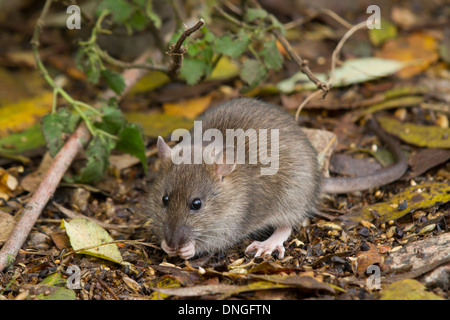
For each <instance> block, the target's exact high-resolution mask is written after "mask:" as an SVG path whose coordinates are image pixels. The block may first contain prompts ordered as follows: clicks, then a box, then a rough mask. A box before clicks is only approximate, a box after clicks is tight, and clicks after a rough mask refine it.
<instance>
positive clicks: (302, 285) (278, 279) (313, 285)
mask: <svg viewBox="0 0 450 320" xmlns="http://www.w3.org/2000/svg"><path fill="white" fill-rule="evenodd" d="M249 277H250V278H253V279H259V280H264V281H269V282H274V283H278V284H284V285H289V286H294V287H296V288H299V289H302V290H313V291H319V290H322V291H326V292H327V293H330V294H334V293H336V292H335V290H334V288H333V287H331V286H330V285H328V284H327V283H323V282H321V281H319V280H317V279H315V278H313V277H310V276H302V275H292V276H282V275H254V274H250V275H249Z"/></svg>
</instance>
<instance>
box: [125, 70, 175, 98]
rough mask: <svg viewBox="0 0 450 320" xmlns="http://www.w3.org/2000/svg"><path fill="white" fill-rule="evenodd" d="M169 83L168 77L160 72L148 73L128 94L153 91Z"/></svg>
mask: <svg viewBox="0 0 450 320" xmlns="http://www.w3.org/2000/svg"><path fill="white" fill-rule="evenodd" d="M169 81H170V78H169V76H167V75H166V74H165V73H163V72H160V71H150V72H149V73H147V74H146V75H145V76H144V77H143V78H142V79H141V80H139V81H138V82H137V83H136V85H134V86H133V88H132V89H131V90H130V94H132V95H133V94H136V93H140V92H148V91H152V90H155V89H157V88H159V87H161V86H163V85H165V84H166V83H168V82H169Z"/></svg>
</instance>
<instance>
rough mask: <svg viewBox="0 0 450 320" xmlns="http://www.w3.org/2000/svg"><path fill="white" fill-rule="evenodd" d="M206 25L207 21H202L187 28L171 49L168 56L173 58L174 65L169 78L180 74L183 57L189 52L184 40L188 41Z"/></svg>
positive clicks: (170, 68)
mask: <svg viewBox="0 0 450 320" xmlns="http://www.w3.org/2000/svg"><path fill="white" fill-rule="evenodd" d="M204 24H205V21H204V20H203V19H200V21H198V22H197V23H196V24H195V26H193V27H192V28H186V30H184V32H183V34H182V35H181V37H180V38H179V39H178V41H177V42H176V43H175V44H174V45H172V46H171V47H170V49H169V51H168V52H167V54H168V55H170V56H171V57H172V63H171V64H170V67H169V76H171V77H175V76H177V75H178V72H180V69H181V64H182V62H183V55H184V54H185V53H186V51H187V49H186V48H185V47H183V42H184V40H186V38H188V37H189V36H190V35H191V34H192V33H194V32H195V31H197V30H199V29H200V28H201V27H202V26H203V25H204Z"/></svg>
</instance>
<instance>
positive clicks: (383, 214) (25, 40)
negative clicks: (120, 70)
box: [0, 0, 450, 300]
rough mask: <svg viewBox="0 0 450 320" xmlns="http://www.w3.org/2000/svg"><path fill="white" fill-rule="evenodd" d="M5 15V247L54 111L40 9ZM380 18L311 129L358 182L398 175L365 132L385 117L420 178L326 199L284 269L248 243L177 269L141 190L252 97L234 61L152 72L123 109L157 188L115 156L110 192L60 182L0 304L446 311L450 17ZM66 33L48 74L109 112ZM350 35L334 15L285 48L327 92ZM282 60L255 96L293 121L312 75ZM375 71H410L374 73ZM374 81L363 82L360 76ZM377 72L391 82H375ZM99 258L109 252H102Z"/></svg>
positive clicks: (55, 44)
mask: <svg viewBox="0 0 450 320" xmlns="http://www.w3.org/2000/svg"><path fill="white" fill-rule="evenodd" d="M363 2H364V1H363ZM363 2H361V3H360V5H358V6H355V5H354V2H352V1H334V2H328V1H314V2H311V3H306V4H300V2H298V3H297V2H294V3H295V7H296V8H297V9H298V10H299V11H298V12H307V10H313V9H323V8H326V9H328V10H331V11H332V12H334V13H336V14H338V15H340V16H342V17H344V18H346V19H348V20H349V21H351V22H357V21H361V20H362V19H365V18H366V17H367V15H366V14H365V8H366V7H367V5H368V4H367V5H365V4H364V3H363ZM261 3H262V4H263V5H264V8H265V9H266V10H268V11H269V12H270V13H272V14H274V15H276V16H277V18H278V19H279V20H280V21H281V22H282V23H289V22H292V21H295V20H296V19H297V18H299V17H301V14H300V13H293V10H292V3H291V2H289V1H262V2H261ZM358 3H359V2H358ZM0 4H1V5H2V6H3V7H2V10H1V12H2V14H1V16H0V23H1V25H2V29H3V30H4V31H2V37H1V38H0V48H2V49H1V50H0V83H1V85H0V244H1V243H3V242H4V241H5V240H6V238H7V236H8V233H9V231H10V230H11V228H12V227H13V226H14V223H15V220H16V218H17V217H18V216H20V214H21V212H22V210H23V208H24V206H25V205H26V202H27V199H28V198H29V197H30V192H32V191H33V190H34V189H35V188H36V186H37V184H38V183H39V181H40V180H41V177H42V175H43V173H44V172H45V169H46V168H47V167H48V165H49V162H50V161H51V158H50V157H49V156H48V155H47V154H46V147H45V141H44V139H43V137H42V134H41V133H40V132H41V131H40V119H41V118H42V116H43V115H45V114H46V113H48V112H50V110H51V103H52V94H51V91H50V90H49V88H48V87H47V86H46V84H45V81H44V80H43V79H42V78H41V76H40V74H39V72H38V71H36V69H35V68H34V60H33V56H32V53H31V50H30V46H29V39H30V37H31V34H32V32H33V28H34V25H35V20H36V18H37V16H38V14H39V12H40V10H41V7H40V4H37V3H32V2H31V1H26V0H24V1H15V2H14V4H11V5H6V4H7V1H2V2H0ZM377 4H378V5H379V6H380V7H381V10H382V16H383V21H382V26H383V28H382V29H381V30H373V31H370V32H367V30H362V31H359V32H357V33H355V34H354V35H353V36H352V37H351V38H350V39H349V40H348V42H347V43H346V44H345V46H344V48H343V51H342V54H341V57H340V59H341V60H342V61H343V62H344V63H343V65H341V66H338V68H337V70H336V81H335V83H334V84H335V85H334V88H333V90H332V91H331V92H330V93H329V94H328V95H327V97H326V99H320V98H316V99H314V100H312V101H311V102H310V103H309V104H307V105H306V106H305V108H304V110H303V111H302V113H301V116H300V122H301V124H302V125H303V126H305V127H309V128H320V129H327V130H330V131H332V132H334V133H335V134H336V135H337V137H338V144H337V147H336V148H335V150H334V156H333V158H332V159H331V165H330V172H331V174H332V175H334V174H339V175H354V174H362V173H368V172H371V171H375V170H377V169H378V168H380V167H381V166H384V165H388V164H389V163H390V162H391V161H392V160H391V158H390V154H389V152H387V151H386V150H384V149H383V148H382V147H381V146H380V144H379V142H378V141H377V139H376V138H375V137H374V136H373V135H371V134H369V133H367V132H366V131H365V130H364V126H363V124H364V119H365V116H366V115H368V114H375V113H376V115H377V116H379V121H380V124H381V126H382V127H383V129H384V130H385V131H387V132H388V133H390V134H392V135H394V136H396V137H398V138H399V139H400V140H401V142H402V148H403V151H404V152H405V153H406V154H407V155H408V158H409V163H408V164H409V170H408V172H407V173H406V174H405V175H404V176H403V177H402V178H401V179H400V180H399V181H397V182H395V183H392V184H390V185H387V186H384V187H381V188H376V189H373V190H368V191H364V192H358V193H353V194H348V195H339V196H324V197H323V199H322V206H321V207H320V212H319V214H318V215H317V216H316V217H314V218H312V219H311V220H310V221H308V222H307V223H306V224H305V225H304V226H302V227H301V228H299V231H298V232H295V233H294V234H293V235H292V236H291V238H290V239H289V242H288V243H286V257H285V258H284V259H283V260H281V261H280V260H277V259H276V257H265V258H264V259H262V258H258V259H253V257H252V256H246V255H244V253H243V252H244V249H245V247H246V245H248V243H249V241H250V240H246V241H244V242H243V243H242V244H239V245H237V246H235V247H233V248H231V249H230V250H229V251H227V252H226V253H225V254H219V255H215V256H213V257H201V258H199V259H197V260H193V261H187V262H186V261H182V260H181V259H179V258H169V257H167V256H166V255H165V254H164V252H163V251H162V250H161V249H160V248H159V246H158V243H157V241H156V239H154V238H153V237H152V236H151V234H150V233H149V224H151V221H147V220H146V218H145V217H144V216H142V215H140V214H139V213H138V211H139V210H138V208H139V203H140V200H141V198H142V196H143V190H145V186H146V185H147V184H148V183H150V182H151V180H152V177H153V176H154V172H155V171H156V170H157V169H158V160H157V158H156V157H155V151H154V146H155V137H157V136H158V135H162V136H167V135H168V134H170V133H171V132H172V130H174V129H176V128H180V127H185V128H189V127H190V126H191V125H192V120H193V119H195V118H196V117H197V116H198V115H199V114H201V113H202V112H203V111H205V110H206V109H207V108H208V107H210V106H212V105H215V104H217V103H219V102H221V101H225V100H227V99H230V98H232V97H235V96H238V95H239V94H240V90H241V89H242V88H243V83H242V81H241V80H239V78H238V77H237V76H238V74H239V72H240V70H239V67H238V66H236V65H235V64H233V62H232V61H231V60H227V59H222V60H221V61H220V62H219V63H218V64H217V66H216V68H215V69H214V71H213V73H212V75H211V76H210V78H209V79H206V80H205V81H204V82H201V83H199V84H197V85H192V86H190V85H186V84H183V83H182V82H176V83H175V82H170V81H169V78H168V77H167V76H165V75H164V74H162V73H159V72H150V73H149V74H148V75H147V76H146V77H145V78H144V79H142V80H141V81H140V82H139V83H138V84H137V85H136V86H135V87H134V88H133V90H132V91H131V92H130V93H129V94H128V95H127V97H125V99H124V100H123V102H122V103H121V109H122V110H123V111H124V112H125V115H126V118H127V120H128V121H130V122H135V123H139V124H141V125H142V127H143V129H144V133H145V135H146V138H147V147H148V148H147V157H148V163H149V172H148V174H147V175H145V173H144V171H143V169H142V166H140V165H139V160H136V158H134V157H131V156H129V155H125V154H120V153H116V154H113V155H111V157H110V167H109V169H108V172H107V174H106V176H105V177H104V179H103V180H102V181H100V182H99V183H97V184H95V185H77V184H73V183H68V182H61V184H60V186H59V188H58V190H57V192H56V193H55V195H54V197H53V199H52V201H51V202H50V203H49V204H48V205H47V207H46V209H45V210H44V212H43V214H42V215H41V218H40V219H39V220H38V222H37V224H36V226H35V228H34V229H33V232H32V233H31V234H30V236H29V238H28V241H27V242H26V244H25V245H24V246H23V248H22V250H21V251H20V253H19V255H18V257H17V261H16V264H15V266H14V267H12V268H10V269H9V270H7V271H5V272H3V273H2V274H1V275H0V298H1V299H19V300H20V299H179V298H198V299H227V298H233V299H236V298H237V299H304V298H309V299H448V298H449V287H450V281H449V278H450V276H449V275H450V264H449V263H450V236H449V235H450V233H449V232H448V225H449V223H450V218H449V215H450V207H449V205H448V201H449V198H450V187H449V168H450V165H449V163H448V159H449V158H450V150H449V147H450V145H449V141H450V138H449V133H450V129H449V126H448V117H449V114H450V91H449V90H450V89H449V88H450V71H449V64H450V37H449V34H450V29H448V21H449V16H450V12H449V7H448V5H446V3H445V1H435V2H433V3H429V2H427V1H412V2H410V3H408V2H407V3H404V4H396V3H390V2H389V1H379V3H377ZM306 16H307V15H306ZM53 18H54V20H53V22H52V23H51V24H50V25H49V26H48V27H47V28H46V29H45V31H44V32H43V34H42V35H41V42H42V43H43V44H44V45H45V48H46V49H45V50H42V52H41V54H42V57H43V59H44V62H45V63H46V65H47V66H48V67H49V68H51V70H52V72H53V73H54V74H58V75H59V77H58V81H61V82H62V83H65V88H66V89H67V90H68V91H69V92H70V94H71V95H73V96H74V97H76V98H77V99H79V100H81V101H88V100H92V99H95V96H96V95H98V93H99V92H100V91H101V90H102V89H103V88H104V87H102V85H99V86H93V85H90V84H88V83H87V81H86V75H85V74H84V73H82V72H81V71H80V70H78V69H76V67H75V62H74V59H73V58H74V53H75V50H76V49H75V48H74V41H72V40H74V39H75V38H76V37H78V36H77V35H75V34H74V33H71V32H68V31H67V30H66V29H65V18H64V19H62V20H61V19H60V20H58V19H57V13H54V16H53ZM58 21H59V22H58ZM446 22H447V24H446ZM220 27H221V26H220V24H219V25H218V26H217V28H220ZM345 31H346V30H345V29H344V28H342V26H340V25H339V24H337V23H336V21H335V20H334V19H331V18H330V17H329V16H327V15H326V14H325V15H319V16H316V17H312V18H311V19H308V21H306V22H304V23H303V24H302V25H301V26H300V27H298V28H293V29H290V31H289V32H288V34H287V37H288V39H289V41H290V43H291V44H292V45H293V47H294V48H295V50H297V52H298V53H299V54H300V55H301V56H302V57H303V58H305V59H308V60H309V63H310V66H311V69H312V70H313V71H314V72H315V73H316V74H318V76H320V74H321V73H323V76H324V77H325V78H326V77H327V72H329V68H330V57H331V52H332V51H333V50H334V48H335V46H336V44H337V42H338V41H339V40H340V39H341V38H342V36H343V34H344V33H345ZM230 42H231V40H230ZM105 45H106V46H108V44H107V43H106V44H105ZM110 45H111V44H110ZM114 45H115V46H117V42H116V43H114ZM230 45H231V44H230ZM119 47H120V43H119ZM120 50H121V52H122V56H123V57H129V56H133V55H135V54H136V52H135V51H134V50H136V51H137V50H139V48H137V47H136V48H135V47H130V46H129V45H126V44H123V48H119V51H120ZM222 50H224V51H226V50H227V48H226V46H225V47H224V48H223V49H222ZM228 50H230V49H228ZM236 50H237V49H236ZM279 50H280V54H281V55H283V56H284V58H285V61H284V65H283V67H282V69H281V70H280V71H279V72H270V74H268V75H267V78H266V80H265V81H264V82H263V83H261V84H260V85H258V86H257V87H255V88H254V89H253V90H251V91H250V92H247V93H246V95H249V96H256V97H259V98H261V99H263V100H265V101H268V102H272V103H274V104H277V105H279V106H281V107H282V108H284V109H285V110H287V111H289V112H291V113H295V110H296V108H297V106H298V104H299V103H300V102H301V101H303V99H305V98H306V97H307V96H308V95H309V94H310V93H311V91H308V90H313V89H314V86H311V83H309V82H301V79H302V77H303V75H301V74H296V70H298V69H297V68H296V66H295V64H293V63H292V62H291V61H289V60H288V59H286V58H287V55H286V53H285V52H284V51H283V50H282V48H281V46H280V47H279ZM228 54H229V55H234V54H236V53H235V52H229V53H228ZM236 58H238V56H236ZM376 58H384V59H393V60H395V61H398V63H396V64H394V65H392V64H389V63H387V62H383V61H385V60H383V61H382V62H380V63H379V64H374V63H375V62H376V61H378V60H376ZM369 60H370V63H372V64H370V63H369V62H368V61H369ZM378 62H379V61H378ZM349 65H350V67H348V66H349ZM346 66H347V67H346ZM371 66H372V69H371ZM360 69H363V70H364V71H365V73H364V72H363V73H361V72H355V70H360ZM244 70H245V72H247V71H248V73H246V74H244V77H243V78H244V79H247V81H248V82H252V79H254V78H255V77H258V76H259V75H257V74H252V73H251V70H252V68H251V66H248V65H247V66H244V68H243V70H242V71H241V72H244ZM375 72H379V76H382V75H383V76H385V77H383V78H375V79H373V77H370V75H373V74H374V73H375ZM241 75H242V74H241ZM368 75H369V76H368ZM186 80H187V81H188V82H189V81H190V80H189V78H186ZM192 81H193V80H192ZM194 82H195V81H194ZM376 146H378V147H376ZM63 219H64V222H63ZM69 237H70V239H69ZM98 243H107V244H105V245H102V246H99V247H98V246H97V247H96V246H95V245H96V244H98ZM80 249H81V250H83V251H77V254H74V253H71V250H80ZM71 265H76V266H79V267H80V269H81V289H76V290H71V289H67V288H66V286H65V283H66V281H67V278H68V276H69V274H68V273H67V268H68V267H69V266H71ZM370 265H377V266H379V267H380V268H381V290H378V289H376V288H375V289H374V288H373V287H370V285H369V286H368V281H367V279H368V276H370V274H366V270H367V268H368V267H369V266H370Z"/></svg>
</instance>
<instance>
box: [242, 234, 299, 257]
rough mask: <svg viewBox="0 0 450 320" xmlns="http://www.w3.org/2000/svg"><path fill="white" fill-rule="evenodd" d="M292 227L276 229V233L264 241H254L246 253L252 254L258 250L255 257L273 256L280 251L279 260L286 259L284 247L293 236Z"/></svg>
mask: <svg viewBox="0 0 450 320" xmlns="http://www.w3.org/2000/svg"><path fill="white" fill-rule="evenodd" d="M291 230H292V228H291V227H279V228H277V229H275V231H274V233H273V234H272V235H271V236H270V237H269V238H267V239H266V240H264V241H253V242H252V243H251V244H250V245H249V246H248V247H247V249H245V252H246V253H247V252H251V251H255V250H256V254H255V257H260V256H261V255H266V254H272V253H273V252H275V251H278V259H283V258H284V245H283V242H285V241H286V240H287V239H288V238H289V236H290V235H291Z"/></svg>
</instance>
